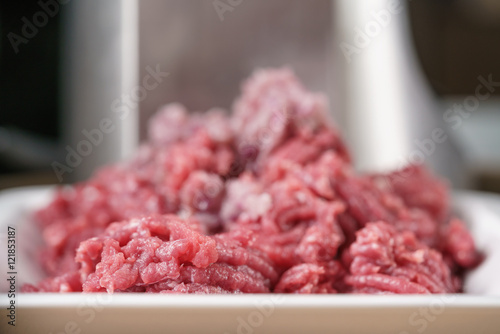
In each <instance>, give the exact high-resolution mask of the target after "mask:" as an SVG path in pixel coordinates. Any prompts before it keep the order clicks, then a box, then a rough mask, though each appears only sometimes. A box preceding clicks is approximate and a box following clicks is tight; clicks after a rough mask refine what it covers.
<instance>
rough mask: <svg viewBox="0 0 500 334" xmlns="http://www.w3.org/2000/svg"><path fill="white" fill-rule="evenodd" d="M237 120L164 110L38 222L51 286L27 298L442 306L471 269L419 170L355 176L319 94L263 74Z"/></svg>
mask: <svg viewBox="0 0 500 334" xmlns="http://www.w3.org/2000/svg"><path fill="white" fill-rule="evenodd" d="M242 91H243V92H242V95H241V96H240V97H239V98H238V99H237V100H236V102H235V104H234V108H233V110H232V117H231V118H229V117H227V116H226V113H225V112H224V111H223V110H219V109H212V110H209V111H207V112H205V113H189V112H188V111H187V110H186V109H185V108H184V107H183V106H181V105H179V104H169V105H167V106H165V107H163V108H161V109H160V111H159V112H158V113H157V115H155V116H154V117H153V118H152V119H151V121H150V123H149V135H148V141H147V142H145V143H144V144H142V145H141V147H140V148H139V150H138V152H137V153H136V154H135V156H134V157H133V158H132V159H131V160H129V161H126V162H122V163H119V164H116V165H113V166H108V167H105V168H103V169H101V170H100V171H98V172H97V173H96V174H95V175H94V176H93V177H92V178H91V179H90V180H88V181H87V182H83V183H79V184H76V185H73V186H70V187H64V188H61V189H59V190H58V192H57V193H56V195H55V197H54V199H53V201H52V202H51V203H50V204H49V205H48V206H47V207H46V208H44V209H42V210H41V211H39V212H38V213H37V214H36V219H37V221H38V222H39V225H40V228H41V230H42V236H43V239H44V241H45V247H44V249H43V250H42V251H41V262H42V264H43V265H44V268H45V269H46V271H47V273H48V278H47V279H45V280H44V281H42V282H40V283H39V284H37V285H25V286H24V287H23V291H30V292H34V291H50V292H70V291H85V292H101V291H108V292H147V293H158V292H161V293H202V294H206V293H269V292H276V293H448V292H458V291H460V290H461V283H460V277H461V275H462V274H463V272H464V270H466V269H468V268H472V267H474V266H476V265H477V264H478V263H479V262H480V260H481V256H480V255H479V254H478V252H477V250H476V248H475V245H474V241H473V239H472V237H471V236H470V234H469V232H468V231H467V229H466V228H465V226H464V224H463V223H462V222H461V221H459V220H458V219H456V218H453V217H452V214H451V212H450V208H449V195H448V189H447V186H446V184H445V183H444V182H443V181H440V180H439V179H437V178H436V177H435V176H433V175H432V174H431V173H430V172H429V171H427V170H426V169H425V167H423V166H416V165H415V166H407V167H405V168H404V169H402V170H399V171H395V172H393V173H390V174H376V175H362V174H359V173H357V172H356V171H355V170H354V168H353V166H352V165H351V162H350V158H349V153H348V151H347V149H346V146H345V145H344V143H343V141H342V139H341V138H340V136H339V132H338V131H337V130H336V128H335V127H334V126H333V125H332V124H331V123H330V121H329V118H328V115H329V114H330V112H329V111H328V107H327V103H326V97H325V96H323V95H321V94H315V93H311V92H308V91H307V90H306V89H304V87H303V86H302V85H301V83H300V82H299V80H298V79H297V78H296V77H295V76H294V74H293V72H292V71H290V70H289V69H277V70H272V69H271V70H258V71H256V72H255V74H253V75H252V76H251V77H250V78H249V79H248V80H247V81H245V82H244V84H243V87H242Z"/></svg>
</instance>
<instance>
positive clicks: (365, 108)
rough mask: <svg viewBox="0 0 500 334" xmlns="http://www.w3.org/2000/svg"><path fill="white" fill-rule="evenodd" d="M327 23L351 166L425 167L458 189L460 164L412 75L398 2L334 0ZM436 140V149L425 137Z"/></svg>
mask: <svg viewBox="0 0 500 334" xmlns="http://www.w3.org/2000/svg"><path fill="white" fill-rule="evenodd" d="M334 13H335V18H334V20H333V22H334V24H335V26H334V28H333V29H334V34H335V36H336V37H335V38H334V41H335V44H336V45H337V46H338V47H337V52H336V54H337V60H338V62H337V66H338V67H339V69H340V72H341V73H342V74H341V77H340V78H338V79H340V80H343V82H344V85H345V86H344V92H343V94H342V95H340V97H341V101H340V103H339V104H340V108H342V110H343V114H344V115H343V117H342V119H343V122H344V127H345V129H346V131H345V133H346V134H347V137H348V142H349V144H350V147H351V149H352V153H353V156H354V160H355V163H356V166H357V167H358V168H359V169H360V170H363V171H387V170H393V169H397V168H401V167H402V166H403V165H405V164H407V163H408V162H414V163H415V162H417V163H418V162H419V161H420V160H425V163H426V164H428V165H429V166H430V167H431V168H433V169H434V170H435V171H437V172H438V173H440V174H441V175H444V176H446V177H448V178H450V179H451V180H452V181H453V183H454V184H457V185H460V184H463V181H464V175H463V173H462V168H461V164H460V157H459V154H458V152H457V150H456V148H455V146H454V145H453V143H452V140H451V138H450V137H449V136H448V135H447V134H446V127H445V126H443V125H442V123H443V122H442V119H440V117H441V114H440V113H439V107H438V104H437V103H436V100H435V97H434V96H433V93H432V92H431V90H430V87H429V85H428V83H427V82H426V80H425V78H424V76H423V73H422V72H421V70H420V64H419V63H418V60H417V58H416V54H415V50H414V46H413V40H412V37H411V33H410V27H409V24H408V20H409V19H408V13H407V8H406V4H405V2H404V1H397V0H370V1H364V0H339V1H337V2H336V7H335V9H334ZM439 129H441V130H442V131H443V133H444V135H442V136H441V137H440V138H441V139H442V138H444V137H446V140H443V141H439V142H436V141H434V139H433V133H434V134H439V133H441V131H440V130H439Z"/></svg>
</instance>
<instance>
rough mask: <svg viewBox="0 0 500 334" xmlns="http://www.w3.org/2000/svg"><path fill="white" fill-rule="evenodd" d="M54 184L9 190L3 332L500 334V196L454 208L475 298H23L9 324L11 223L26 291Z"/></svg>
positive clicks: (1, 222)
mask: <svg viewBox="0 0 500 334" xmlns="http://www.w3.org/2000/svg"><path fill="white" fill-rule="evenodd" d="M52 194H53V188H50V187H29V188H18V189H12V190H7V191H3V192H0V212H1V213H2V214H1V216H0V249H1V250H2V253H3V254H4V256H2V257H0V267H1V268H2V275H4V278H3V279H2V280H1V282H0V289H1V291H3V293H2V294H1V295H0V308H1V312H0V332H2V333H5V332H7V333H9V332H12V333H53V334H56V333H58V334H59V333H110V332H111V333H137V332H139V331H140V332H144V333H166V332H168V333H181V332H183V333H278V332H280V333H304V332H331V331H335V332H339V333H343V332H349V333H395V334H408V333H424V332H425V333H443V332H448V333H500V284H499V283H500V196H497V195H490V194H485V193H474V192H460V193H456V194H455V196H454V207H455V210H456V211H457V212H458V213H459V214H460V215H461V216H462V217H463V218H464V219H466V221H467V222H468V224H469V227H470V229H471V232H472V234H473V237H474V238H475V241H476V243H477V245H478V247H479V248H480V249H481V250H482V251H484V252H485V253H486V256H487V257H486V260H485V261H484V262H483V263H482V264H481V266H479V267H478V268H477V269H476V270H474V271H473V272H471V273H470V274H469V275H468V276H467V279H466V283H465V289H466V294H449V295H430V296H409V295H403V296H369V295H311V296H297V295H271V294H267V295H234V296H233V295H229V296H227V295H208V296H198V295H156V294H114V295H108V294H83V293H71V294H20V293H16V299H15V303H16V304H15V305H16V327H12V326H9V325H8V324H7V321H8V320H9V319H8V317H7V315H8V310H6V307H8V305H9V302H10V299H9V298H8V295H7V294H6V293H5V291H7V290H8V286H7V285H6V279H7V277H6V276H8V275H7V274H6V273H7V272H8V271H9V270H8V268H7V262H6V260H7V252H6V250H7V245H6V240H7V234H6V232H7V227H8V226H13V227H15V228H16V234H17V235H16V247H17V253H16V260H17V263H16V272H17V275H16V280H17V290H18V289H19V286H20V285H21V284H22V283H26V282H31V283H34V282H36V281H38V280H39V279H40V278H41V272H40V270H39V267H38V266H37V265H36V261H35V260H34V259H35V257H34V255H33V253H34V252H35V250H36V249H37V247H38V245H39V240H40V238H39V236H38V234H39V231H38V230H37V228H35V227H34V226H33V225H32V223H31V219H30V214H31V212H32V211H33V210H34V209H35V208H38V207H41V206H43V205H45V204H46V203H48V202H49V201H50V200H51V195H52Z"/></svg>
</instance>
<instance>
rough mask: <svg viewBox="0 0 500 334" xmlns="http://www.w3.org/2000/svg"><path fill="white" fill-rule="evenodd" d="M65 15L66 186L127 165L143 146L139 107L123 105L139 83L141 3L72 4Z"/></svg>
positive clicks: (91, 0) (133, 103)
mask: <svg viewBox="0 0 500 334" xmlns="http://www.w3.org/2000/svg"><path fill="white" fill-rule="evenodd" d="M65 10H66V16H65V21H64V29H63V31H64V33H65V36H64V39H63V45H64V50H63V71H62V73H63V74H62V78H61V79H62V83H63V85H62V92H63V98H62V101H61V102H62V106H63V108H62V110H63V119H62V121H63V122H62V125H63V127H64V129H63V134H64V140H63V143H64V148H63V149H64V152H65V161H61V163H62V164H64V165H65V166H66V167H68V168H70V169H71V172H68V173H66V174H65V175H63V177H64V179H63V182H67V181H77V180H82V179H84V178H87V177H89V176H90V174H91V173H92V172H93V171H94V170H95V168H96V167H98V166H101V165H103V164H106V163H109V162H114V161H117V160H120V159H123V158H124V157H126V156H128V155H130V153H131V152H133V151H134V150H135V148H136V145H137V141H138V113H137V110H138V107H137V102H136V100H134V99H128V100H127V101H126V103H125V102H124V101H123V99H124V97H125V96H127V95H130V94H132V93H133V89H134V87H136V86H137V83H138V52H139V51H138V22H137V21H138V4H137V0H124V1H121V0H106V1H100V0H86V1H72V2H70V3H68V4H67V5H65ZM125 109H126V110H125ZM125 113H126V115H125ZM99 133H100V134H101V135H102V136H101V135H100V134H99ZM76 155H77V156H79V157H80V158H81V159H78V157H75V156H76ZM68 159H69V160H68Z"/></svg>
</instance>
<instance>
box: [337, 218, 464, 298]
mask: <svg viewBox="0 0 500 334" xmlns="http://www.w3.org/2000/svg"><path fill="white" fill-rule="evenodd" d="M349 252H350V258H351V263H350V264H349V274H348V275H347V276H346V278H345V282H346V284H348V285H350V286H352V289H353V290H352V292H359V291H362V289H365V288H373V289H377V290H379V291H384V292H391V293H452V292H456V291H457V289H458V287H457V286H455V283H454V280H453V277H452V275H451V273H450V268H449V267H448V266H447V265H446V263H445V262H444V261H443V258H442V256H441V254H440V253H439V252H438V251H436V250H434V249H431V248H429V247H427V246H425V245H424V244H423V243H421V242H419V241H418V240H417V239H416V237H415V235H414V234H413V233H412V232H409V231H405V232H397V231H396V229H395V228H394V227H392V226H391V225H390V224H388V223H385V222H377V223H368V224H367V225H366V226H365V227H364V228H362V229H361V230H359V231H358V232H357V233H356V241H355V242H354V243H353V244H352V245H351V247H350V248H349Z"/></svg>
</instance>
